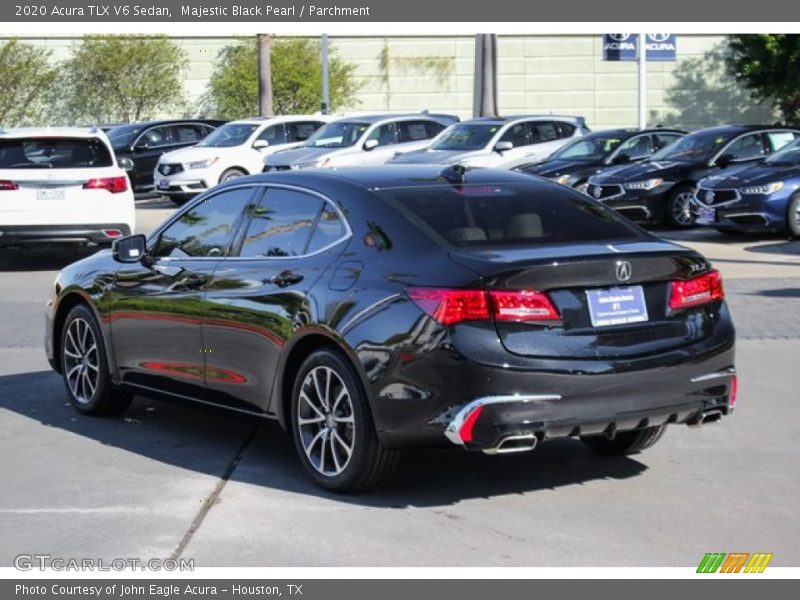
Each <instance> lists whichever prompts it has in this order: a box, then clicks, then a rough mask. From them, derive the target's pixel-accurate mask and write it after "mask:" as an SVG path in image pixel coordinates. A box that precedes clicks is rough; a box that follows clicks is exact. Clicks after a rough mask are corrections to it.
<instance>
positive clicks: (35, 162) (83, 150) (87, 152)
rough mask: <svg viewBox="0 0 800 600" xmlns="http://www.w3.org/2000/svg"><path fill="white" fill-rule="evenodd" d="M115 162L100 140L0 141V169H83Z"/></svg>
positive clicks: (37, 139) (21, 139) (108, 165)
mask: <svg viewBox="0 0 800 600" xmlns="http://www.w3.org/2000/svg"><path fill="white" fill-rule="evenodd" d="M113 164H114V161H113V159H112V158H111V152H109V149H108V147H107V146H106V145H105V143H103V141H102V140H100V139H98V138H65V137H58V138H17V139H5V140H0V169H83V168H87V167H110V166H113Z"/></svg>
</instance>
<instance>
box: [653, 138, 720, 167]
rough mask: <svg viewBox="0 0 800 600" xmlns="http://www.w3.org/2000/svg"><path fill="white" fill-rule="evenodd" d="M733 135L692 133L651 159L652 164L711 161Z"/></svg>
mask: <svg viewBox="0 0 800 600" xmlns="http://www.w3.org/2000/svg"><path fill="white" fill-rule="evenodd" d="M731 137H732V135H730V134H722V133H719V132H705V133H690V134H689V135H687V136H686V137H682V138H681V139H679V140H677V141H675V142H673V143H671V144H670V145H669V146H667V147H666V148H663V149H662V150H659V151H658V152H656V153H655V154H653V156H651V157H650V160H651V161H652V162H658V161H665V160H675V161H687V162H691V161H704V160H709V159H710V158H711V157H712V156H714V155H715V154H716V153H717V151H718V150H719V149H720V148H722V146H724V145H725V144H726V143H728V142H729V141H730V139H731Z"/></svg>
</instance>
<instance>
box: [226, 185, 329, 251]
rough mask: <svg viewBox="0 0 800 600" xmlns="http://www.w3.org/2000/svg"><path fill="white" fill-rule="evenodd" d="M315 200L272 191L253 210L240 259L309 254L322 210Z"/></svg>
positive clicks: (301, 194)
mask: <svg viewBox="0 0 800 600" xmlns="http://www.w3.org/2000/svg"><path fill="white" fill-rule="evenodd" d="M322 205H323V201H322V200H321V199H320V198H317V197H316V196H312V195H310V194H304V193H303V192H295V191H292V190H283V189H277V188H272V189H269V190H267V193H266V194H265V195H264V199H263V200H262V201H261V204H260V205H259V206H258V207H257V208H256V209H255V210H254V212H253V218H252V220H251V221H250V226H249V227H248V228H247V235H246V236H245V238H244V241H243V242H242V249H241V252H240V253H239V256H246V257H264V258H280V257H291V256H302V255H303V254H306V248H307V246H308V242H309V239H310V237H311V231H312V229H313V228H314V225H315V223H316V222H317V217H318V216H319V213H320V211H321V210H322Z"/></svg>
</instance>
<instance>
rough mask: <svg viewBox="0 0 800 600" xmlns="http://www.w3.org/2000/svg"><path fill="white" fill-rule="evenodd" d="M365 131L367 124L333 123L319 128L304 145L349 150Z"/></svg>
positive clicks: (351, 122)
mask: <svg viewBox="0 0 800 600" xmlns="http://www.w3.org/2000/svg"><path fill="white" fill-rule="evenodd" d="M367 129H369V123H360V122H354V121H334V122H333V123H328V124H327V125H325V126H324V127H320V128H319V129H318V130H317V132H316V133H315V134H314V135H312V136H311V137H310V138H308V140H307V141H306V143H305V145H306V146H310V147H312V148H349V147H350V146H353V145H355V143H356V142H357V141H358V140H360V139H361V136H362V135H364V132H365V131H366V130H367Z"/></svg>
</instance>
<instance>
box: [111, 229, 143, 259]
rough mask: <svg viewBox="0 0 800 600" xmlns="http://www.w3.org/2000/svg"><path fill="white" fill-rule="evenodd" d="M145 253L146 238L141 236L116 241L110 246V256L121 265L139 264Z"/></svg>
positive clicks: (131, 236) (130, 236)
mask: <svg viewBox="0 0 800 600" xmlns="http://www.w3.org/2000/svg"><path fill="white" fill-rule="evenodd" d="M146 251H147V238H146V237H145V236H144V235H142V234H138V235H129V236H127V237H123V238H119V239H116V240H114V243H113V244H112V245H111V255H112V256H113V257H114V260H115V261H117V262H121V263H136V262H140V261H141V260H142V258H143V257H144V255H145V252H146Z"/></svg>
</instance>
